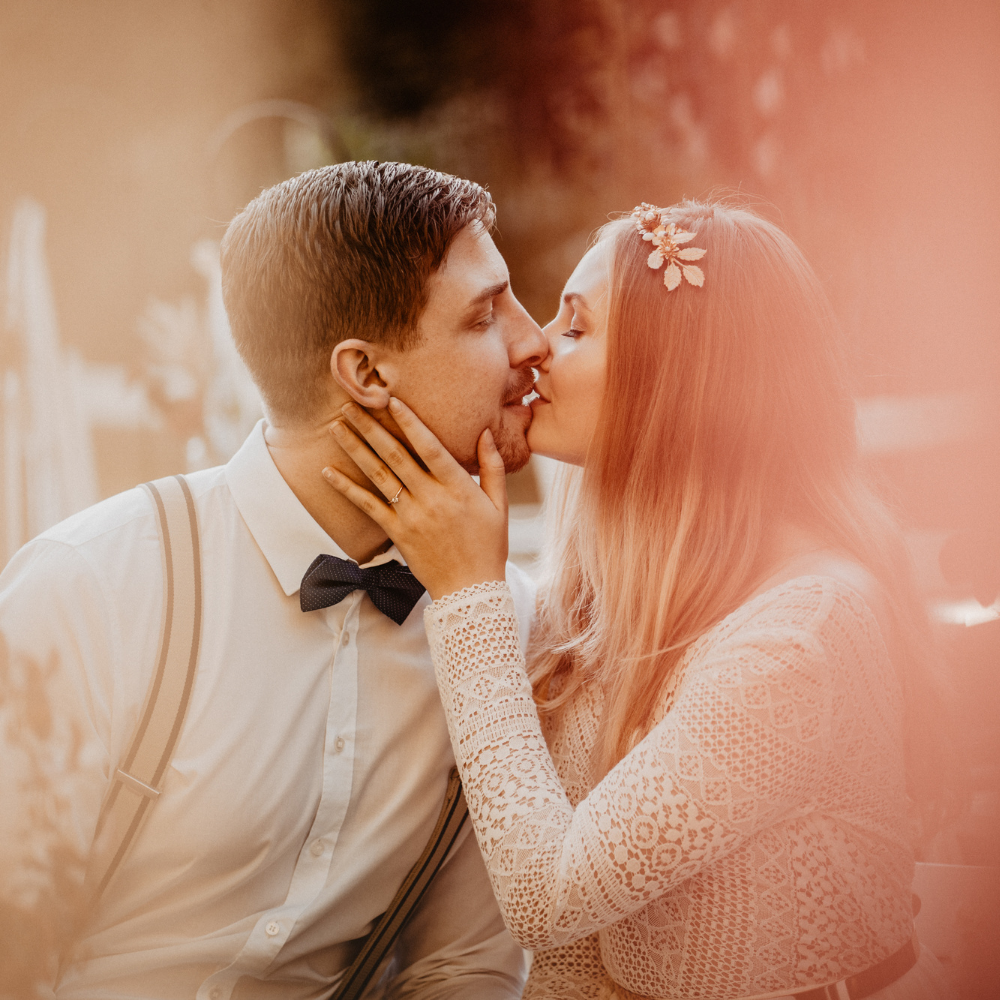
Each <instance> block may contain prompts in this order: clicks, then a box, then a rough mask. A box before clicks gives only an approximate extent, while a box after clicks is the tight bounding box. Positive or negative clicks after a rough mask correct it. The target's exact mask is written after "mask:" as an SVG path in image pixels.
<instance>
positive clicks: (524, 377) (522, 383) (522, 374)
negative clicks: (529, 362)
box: [503, 368, 535, 406]
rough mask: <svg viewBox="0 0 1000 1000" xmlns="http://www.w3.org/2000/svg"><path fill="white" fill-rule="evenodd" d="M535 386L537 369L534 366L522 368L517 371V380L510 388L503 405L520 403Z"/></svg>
mask: <svg viewBox="0 0 1000 1000" xmlns="http://www.w3.org/2000/svg"><path fill="white" fill-rule="evenodd" d="M534 388H535V371H534V369H533V368H522V369H520V370H519V371H518V373H517V382H515V383H514V385H513V387H512V388H511V389H510V390H508V392H507V395H506V396H505V397H504V401H503V405H504V406H507V405H508V404H510V403H519V402H520V401H521V400H522V399H524V397H525V396H527V395H528V393H529V392H532V391H533V390H534Z"/></svg>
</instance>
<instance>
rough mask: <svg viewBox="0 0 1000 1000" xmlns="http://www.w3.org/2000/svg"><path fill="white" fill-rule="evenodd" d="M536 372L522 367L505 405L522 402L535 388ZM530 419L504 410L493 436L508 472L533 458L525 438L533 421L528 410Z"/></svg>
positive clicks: (509, 391) (513, 470) (521, 467)
mask: <svg viewBox="0 0 1000 1000" xmlns="http://www.w3.org/2000/svg"><path fill="white" fill-rule="evenodd" d="M534 385H535V373H534V372H533V371H532V370H531V369H530V368H521V369H520V370H519V371H518V372H517V375H516V378H515V381H514V382H513V384H512V385H511V387H510V388H509V389H508V391H507V393H506V394H505V395H504V400H503V402H504V406H507V405H509V404H510V403H520V402H521V400H522V399H524V397H525V396H527V395H528V393H529V392H531V390H532V389H533V388H534ZM527 416H528V419H527V420H525V419H524V418H523V416H521V414H516V415H515V414H513V413H510V412H509V411H506V410H505V411H504V412H503V415H502V418H501V421H500V426H499V428H498V429H497V433H496V434H494V436H493V441H494V443H495V444H496V446H497V451H498V452H500V457H501V458H502V459H503V464H504V467H505V468H506V470H507V472H517V471H518V469H523V468H524V467H525V466H526V465H527V464H528V459H529V458H531V451H530V450H529V448H528V442H527V440H526V438H525V434H526V433H527V430H528V426H529V425H530V423H531V411H530V410H529V411H528V414H527Z"/></svg>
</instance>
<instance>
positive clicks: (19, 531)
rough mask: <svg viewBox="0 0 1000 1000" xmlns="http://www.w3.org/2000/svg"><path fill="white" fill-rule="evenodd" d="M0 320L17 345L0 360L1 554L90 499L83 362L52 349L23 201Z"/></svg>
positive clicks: (33, 221)
mask: <svg viewBox="0 0 1000 1000" xmlns="http://www.w3.org/2000/svg"><path fill="white" fill-rule="evenodd" d="M6 323H7V327H8V329H9V331H10V332H11V333H12V334H13V335H14V339H15V340H17V341H19V342H20V347H21V349H20V358H19V359H18V363H17V364H16V366H14V365H11V364H10V363H9V361H8V362H7V363H5V364H4V365H3V367H4V368H6V371H4V373H3V387H4V392H3V398H4V407H3V411H4V412H3V419H4V435H3V438H4V463H3V466H4V506H5V522H6V531H5V535H6V537H5V543H6V545H5V547H6V549H7V551H6V552H5V553H4V555H5V556H6V558H9V557H10V556H11V555H12V554H13V552H14V550H15V549H16V548H17V547H18V546H19V545H20V544H21V543H23V542H25V541H27V539H28V538H31V537H33V536H34V535H37V534H38V533H39V532H41V531H44V530H45V529H46V528H49V527H51V526H52V525H53V524H56V523H57V522H58V521H61V520H62V519H63V518H65V517H68V516H69V515H70V514H73V513H75V512H76V511H78V510H82V509H83V508H84V507H87V506H89V505H90V504H92V503H94V502H96V500H97V499H98V491H97V474H96V470H95V465H94V454H93V447H92V443H91V436H90V425H89V420H88V419H87V415H86V410H85V407H84V406H83V405H82V400H81V397H80V388H81V374H82V369H83V366H84V362H83V360H82V359H81V358H80V357H79V356H78V355H77V354H75V353H74V352H70V351H64V350H62V349H61V348H60V345H59V329H58V324H57V321H56V310H55V301H54V299H53V295H52V283H51V280H50V278H49V269H48V264H47V263H46V259H45V209H44V208H43V207H42V206H41V205H39V204H38V203H37V202H35V201H33V200H31V199H29V198H23V199H21V201H19V202H18V204H17V206H16V208H15V210H14V217H13V221H12V224H11V235H10V248H9V252H8V256H7V309H6ZM4 360H5V361H6V360H7V359H4ZM19 493H21V494H22V495H23V507H22V505H21V502H19V501H20V500H21V498H20V497H19V496H18V495H17V494H19ZM22 510H23V512H24V513H23V517H22V516H21V513H20V512H21V511H22ZM17 536H19V537H17Z"/></svg>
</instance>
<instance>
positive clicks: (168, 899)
mask: <svg viewBox="0 0 1000 1000" xmlns="http://www.w3.org/2000/svg"><path fill="white" fill-rule="evenodd" d="M492 222H493V206H492V203H491V202H490V199H489V196H488V195H487V194H486V193H485V192H484V191H483V190H482V189H481V188H480V187H479V186H478V185H476V184H473V183H471V182H469V181H464V180H459V179H458V178H455V177H450V176H447V175H444V174H440V173H436V172H434V171H430V170H426V169H423V168H419V167H412V166H408V165H404V164H396V163H374V162H369V163H346V164H340V165H337V166H334V167H327V168H323V169H321V170H315V171H311V172H308V173H306V174H303V175H301V176H299V177H297V178H294V179H292V180H289V181H286V182H285V183H283V184H280V185H278V186H277V187H274V188H271V189H270V190H267V191H265V192H264V193H263V194H261V195H260V197H258V198H257V199H256V200H255V201H253V202H252V203H251V204H250V205H248V206H247V207H246V208H245V209H244V210H243V211H242V212H241V213H240V214H239V215H238V216H237V217H236V218H235V219H234V220H233V222H232V224H231V225H230V227H229V230H228V231H227V233H226V236H225V239H224V241H223V247H222V265H223V285H224V291H225V297H226V305H227V309H228V311H229V315H230V321H231V326H232V330H233V336H234V339H235V341H236V344H237V347H238V349H239V351H240V353H241V355H242V356H243V358H244V359H245V361H246V363H247V366H248V368H249V370H250V372H251V374H252V376H253V378H254V380H255V382H256V384H257V386H258V387H259V389H260V393H261V396H262V398H263V401H264V405H265V411H266V413H267V418H266V420H265V421H262V422H261V423H260V424H258V426H257V427H256V428H255V429H254V431H253V432H252V433H251V435H250V437H249V438H248V439H247V441H246V443H245V444H244V445H243V447H242V448H241V450H240V451H239V452H238V453H237V454H236V455H235V456H234V457H233V459H232V460H231V461H230V462H229V463H228V464H227V465H226V466H225V467H220V468H216V469H210V470H207V471H205V472H200V473H195V474H193V475H191V476H189V477H188V483H189V485H190V488H191V491H192V494H193V497H194V504H195V508H196V510H197V515H198V520H199V526H200V536H201V543H202V579H203V592H204V610H203V624H202V630H201V648H200V654H199V661H198V673H197V676H196V679H195V682H194V687H193V693H192V696H191V701H190V705H189V708H188V710H187V715H186V720H185V724H184V728H183V730H182V731H181V734H180V738H179V742H178V744H177V747H176V749H175V751H174V753H173V756H172V759H171V764H170V768H169V770H168V772H167V775H166V778H165V782H164V785H163V787H162V790H161V794H160V796H159V798H158V799H157V800H156V801H155V803H154V804H153V806H152V808H151V810H150V814H149V817H148V819H147V821H146V822H145V825H144V826H143V827H142V829H141V831H140V833H139V836H138V838H137V840H136V842H135V844H134V847H133V848H132V850H131V852H130V853H129V855H128V856H127V857H126V859H125V861H124V862H123V863H122V865H121V867H120V868H119V869H118V871H117V873H116V874H115V875H114V877H113V879H112V881H111V882H110V883H109V885H108V887H107V889H106V890H105V892H104V894H103V895H102V896H101V898H100V901H99V903H98V906H97V909H96V912H95V913H94V914H93V915H92V918H91V920H90V922H89V923H88V926H87V931H86V936H85V939H84V940H83V942H82V945H81V947H80V949H79V950H78V951H77V952H75V955H77V956H83V957H82V958H80V957H77V958H76V959H74V960H73V961H71V962H70V964H69V967H68V968H66V969H65V971H64V973H63V975H62V977H61V981H60V983H59V985H58V986H57V991H56V992H57V996H59V997H60V998H62V997H66V998H74V1000H77V998H94V1000H97V998H101V1000H108V998H130V1000H133V998H134V1000H138V998H158V1000H172V998H174V997H177V998H181V997H184V998H192V997H196V998H197V1000H228V998H230V997H232V998H270V997H275V998H277V997H281V998H284V1000H291V998H299V997H301V998H307V997H309V998H312V997H319V996H322V995H324V994H325V993H326V992H328V991H329V988H330V986H331V985H332V984H334V983H336V982H337V980H338V978H339V977H340V974H341V973H342V971H343V970H344V969H345V968H346V967H347V966H348V965H349V964H350V961H351V960H352V957H353V955H354V954H355V953H356V952H357V950H358V948H359V946H360V939H363V938H364V936H365V935H366V934H367V933H368V932H369V930H370V929H371V927H372V923H373V921H374V920H375V919H376V918H377V917H378V915H379V914H380V913H382V912H383V911H384V910H385V909H386V907H387V906H388V904H389V902H390V900H391V898H392V896H393V895H394V893H395V892H396V889H397V888H398V886H399V884H400V882H401V881H402V880H403V878H404V877H405V875H406V873H407V871H408V870H409V868H410V867H411V866H412V864H413V863H414V861H415V860H416V859H417V857H418V856H419V854H420V852H421V850H422V849H423V847H424V844H425V842H426V840H427V838H428V836H429V833H430V831H431V829H432V827H433V825H434V822H435V820H436V818H437V814H438V812H439V810H440V807H441V803H442V800H443V797H444V793H445V787H446V783H447V775H448V771H449V769H450V767H451V765H452V763H453V761H452V756H451V749H450V746H449V743H448V736H447V730H446V728H445V723H444V717H443V713H442V711H441V708H440V705H439V702H438V696H437V690H436V687H435V684H434V675H433V669H432V667H431V662H430V654H429V651H428V649H427V645H426V640H425V637H424V631H423V623H422V609H423V607H425V606H426V604H427V603H428V600H429V599H428V597H427V595H426V594H425V595H423V597H422V598H421V599H420V600H419V601H418V603H417V604H416V606H415V607H414V608H413V609H412V610H411V611H410V612H409V613H408V614H406V612H405V610H404V612H403V614H404V615H405V618H404V620H403V621H402V624H396V622H395V621H393V620H390V618H389V617H388V616H387V614H383V613H382V612H381V611H379V610H378V609H377V608H376V607H375V605H374V604H373V603H372V601H371V599H370V598H369V596H368V594H367V593H366V592H365V591H363V590H355V591H353V592H351V593H349V594H348V595H347V596H346V597H344V598H343V599H342V600H341V601H340V602H339V603H336V604H332V605H330V606H323V605H324V603H325V602H324V601H323V600H322V599H321V598H322V595H321V597H320V598H319V599H317V597H316V594H315V588H314V587H313V584H312V583H311V582H309V581H307V582H306V583H305V584H304V583H303V576H304V575H308V572H307V571H309V570H310V567H311V566H312V564H313V562H314V560H315V559H316V558H317V556H321V555H322V556H335V557H339V558H347V559H349V560H353V561H354V562H355V563H358V564H360V565H361V566H362V567H366V566H368V567H373V566H378V565H382V564H384V563H387V562H390V561H392V560H396V561H399V562H402V558H401V556H400V555H399V554H398V552H396V550H395V549H394V548H393V547H391V543H390V542H389V541H388V540H387V539H386V537H385V535H384V534H383V533H382V532H381V530H380V529H379V528H378V526H377V525H375V524H374V522H372V521H370V520H369V519H368V518H367V517H365V516H364V515H363V514H361V513H360V512H359V511H358V510H357V509H356V508H354V507H353V506H352V505H350V504H349V503H347V502H346V501H345V500H343V498H342V497H340V495H339V494H337V493H336V492H335V491H333V490H331V489H330V488H329V487H328V486H327V485H326V483H325V481H324V479H323V477H322V474H321V470H322V469H323V467H324V466H326V465H333V466H335V467H337V468H339V469H341V470H342V471H344V472H345V473H346V474H348V475H352V476H354V477H355V478H357V480H358V481H359V482H361V481H363V477H362V476H361V473H360V471H359V470H358V469H357V467H356V466H354V465H353V463H351V462H350V460H349V459H348V458H347V456H346V455H345V454H344V453H343V452H342V451H340V449H339V448H338V447H337V446H336V444H335V443H334V441H333V438H332V436H331V435H330V433H329V430H330V426H331V424H332V422H333V421H334V420H335V419H336V418H337V417H338V416H339V415H340V413H341V407H342V406H343V404H345V403H346V402H348V401H350V400H354V401H356V402H358V403H360V404H361V405H363V406H366V407H368V408H369V409H370V410H371V411H372V412H375V413H376V414H378V413H379V412H380V411H381V410H383V409H384V407H385V405H386V403H387V402H388V396H389V394H390V393H391V394H393V395H395V396H398V397H400V398H401V399H403V400H405V401H406V402H408V403H409V404H410V405H411V406H412V407H413V408H414V409H415V410H416V412H417V413H419V414H420V416H421V417H422V418H423V419H424V420H425V421H426V422H427V423H428V425H429V426H430V427H431V428H433V429H434V430H435V431H436V432H437V434H438V435H439V436H440V438H441V440H442V441H443V442H444V443H445V445H446V446H447V447H448V448H449V449H450V450H451V451H452V453H453V454H454V455H455V456H456V457H457V458H458V459H459V461H461V462H463V464H465V465H466V467H468V468H469V469H470V470H472V471H474V469H475V465H474V462H475V444H476V440H477V438H478V435H479V434H480V432H481V431H482V429H483V428H484V427H486V426H489V427H490V428H491V430H492V432H493V435H494V437H495V439H496V440H497V442H498V445H499V446H500V449H501V453H502V454H503V455H504V458H505V460H506V461H507V463H508V467H509V468H511V469H514V468H517V467H519V466H521V465H523V464H524V462H525V461H526V460H527V455H528V452H527V446H526V443H525V440H524V432H525V430H526V428H527V425H528V423H529V422H530V411H528V410H527V408H526V407H524V406H523V404H522V397H523V396H524V394H525V393H527V392H529V391H530V388H531V384H532V375H531V366H532V365H535V364H538V363H539V362H540V361H541V359H542V358H543V357H544V355H545V353H546V350H547V348H546V345H545V341H544V339H543V337H542V335H541V332H540V330H539V328H538V326H537V325H536V324H535V323H534V322H533V321H532V320H531V318H530V317H529V316H528V315H527V313H526V312H525V311H524V309H523V308H522V307H521V305H520V304H519V303H518V302H517V300H516V299H515V298H514V295H513V293H512V292H511V289H510V283H509V280H508V274H507V269H506V265H505V264H504V262H503V259H502V257H501V256H500V254H499V253H498V251H497V249H496V247H495V246H494V244H493V242H492V240H491V238H490V236H489V230H490V227H491V226H492ZM381 419H383V420H386V422H387V425H388V418H387V417H385V416H382V417H381ZM388 499H390V498H387V500H388ZM441 544H442V545H447V544H448V540H447V539H442V540H441ZM510 577H511V582H512V584H513V585H514V587H515V592H516V593H518V595H519V600H520V602H521V612H522V615H521V617H522V621H523V623H524V628H525V630H526V627H527V623H528V621H529V620H530V616H531V610H532V603H533V598H532V594H531V589H530V585H528V584H527V583H526V581H525V580H524V579H523V577H521V576H519V575H518V574H517V571H516V570H515V569H513V568H511V573H510ZM311 579H312V578H311V577H310V580H311ZM162 590H163V587H162V582H161V556H160V542H159V539H158V535H157V527H156V519H155V513H154V510H153V508H152V504H151V503H150V500H149V497H148V496H147V495H146V494H145V492H143V491H141V490H132V491H130V492H128V493H124V494H121V495H119V496H117V497H113V498H111V499H110V500H107V501H105V502H103V503H101V504H98V505H97V506H96V507H93V508H90V509H89V510H86V511H84V512H82V513H81V514H78V515H76V516H75V517H72V518H70V519H69V520H68V521H66V522H64V523H63V524H61V525H59V526H57V527H55V528H53V529H51V530H50V531H48V532H45V533H44V534H43V535H42V536H40V537H39V538H38V539H35V540H34V541H33V542H31V543H29V545H27V546H26V547H25V548H24V549H23V550H22V551H21V552H20V553H19V554H18V555H17V556H15V558H14V559H13V560H12V562H11V563H10V565H9V566H8V567H7V569H6V571H5V572H4V574H3V576H2V577H0V633H2V635H3V636H4V637H5V641H6V643H7V645H8V647H9V649H10V652H11V656H14V657H21V658H23V659H25V660H30V661H32V662H35V663H53V664H56V665H57V666H55V667H54V668H53V669H55V670H56V671H57V677H58V683H57V684H56V685H55V687H57V688H58V689H59V690H61V691H63V692H66V691H67V690H71V691H72V692H73V696H72V698H71V699H70V700H71V701H74V702H75V703H76V705H77V706H78V708H79V717H78V719H76V720H75V721H76V724H77V726H78V728H79V731H80V733H81V739H83V740H84V741H85V742H86V741H89V743H90V744H92V745H94V746H96V747H97V748H98V752H97V755H96V756H97V758H98V765H97V766H99V767H100V769H101V774H102V776H103V778H104V779H105V780H104V782H101V781H97V782H94V781H92V782H90V783H89V784H88V783H87V782H82V783H80V787H81V788H83V787H86V788H90V789H93V788H95V787H96V788H97V790H98V793H97V794H95V793H94V792H93V791H89V792H87V793H86V794H84V793H81V794H82V795H83V797H84V801H83V802H82V803H81V802H77V803H76V804H75V805H76V814H77V815H78V816H80V817H81V819H80V820H79V823H80V826H81V828H82V829H84V830H87V831H91V833H90V835H91V836H92V831H93V829H94V824H95V821H96V817H97V814H98V809H99V805H100V792H102V791H103V789H104V788H106V782H107V780H108V778H109V776H110V775H111V774H113V773H114V772H115V769H116V768H117V767H118V762H119V760H120V759H121V757H122V754H123V752H124V750H125V748H126V747H127V745H128V743H129V740H130V737H131V734H132V732H133V729H134V727H135V724H136V719H137V717H138V714H139V710H140V707H141V705H142V702H143V698H144V696H145V692H146V689H147V686H148V683H149V679H150V676H151V674H152V672H153V668H154V660H155V659H156V654H157V642H158V633H159V629H160V621H161V613H162V610H161V609H162V607H163V593H162ZM307 607H308V608H312V609H313V610H303V608H307ZM64 700H65V699H64ZM393 969H394V970H396V971H395V974H394V975H393V974H392V973H393ZM522 977H523V959H522V956H521V953H520V952H519V951H518V949H516V948H515V947H514V946H513V943H512V941H511V940H510V938H509V937H508V936H507V933H506V931H505V930H504V929H503V925H502V922H501V920H500V917H499V913H498V911H497V908H496V904H495V902H494V900H493V898H492V894H491V891H490V887H489V883H488V880H487V878H486V875H485V871H484V869H483V865H482V861H481V859H480V857H479V853H478V849H477V847H476V843H475V839H474V837H471V836H468V835H465V837H464V839H463V840H462V841H461V842H460V843H459V844H458V845H457V846H456V848H455V849H453V851H452V854H451V855H450V856H449V858H448V860H447V861H446V862H445V864H444V866H443V867H442V869H441V871H440V872H439V874H438V875H437V876H436V878H435V879H434V881H433V882H432V884H431V887H430V889H429V890H428V892H427V895H426V896H425V897H424V898H423V900H422V901H421V903H420V905H419V907H418V909H417V910H416V911H415V912H414V914H413V916H412V918H411V920H410V922H409V924H408V925H407V928H406V930H405V931H404V933H403V935H402V937H401V938H400V941H399V943H398V945H397V947H396V953H395V956H394V959H393V965H392V968H391V969H390V970H389V971H388V972H387V973H386V975H385V976H384V977H383V981H384V983H385V989H386V990H387V991H388V995H392V996H400V997H402V996H419V997H427V998H432V997H433V998H436V997H476V998H492V997H498V998H499V997H513V996H519V995H520V986H521V982H522Z"/></svg>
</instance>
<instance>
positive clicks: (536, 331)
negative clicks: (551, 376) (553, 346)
mask: <svg viewBox="0 0 1000 1000" xmlns="http://www.w3.org/2000/svg"><path fill="white" fill-rule="evenodd" d="M518 310H519V315H518V317H517V321H516V322H515V323H514V324H512V326H513V329H512V331H511V333H512V336H511V338H510V342H509V345H508V355H509V356H510V366H511V368H524V367H527V366H530V367H532V368H537V367H538V366H539V365H540V364H541V363H542V362H543V361H544V360H545V359H546V358H547V357H548V354H549V342H548V339H547V338H546V336H545V334H544V333H542V328H541V327H540V326H539V325H538V324H537V323H536V322H535V321H534V320H533V319H532V318H531V316H530V314H529V313H528V310H527V309H525V308H524V306H522V305H521V303H520V302H519V303H518Z"/></svg>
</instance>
